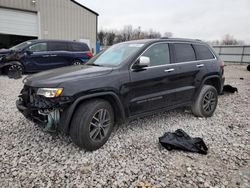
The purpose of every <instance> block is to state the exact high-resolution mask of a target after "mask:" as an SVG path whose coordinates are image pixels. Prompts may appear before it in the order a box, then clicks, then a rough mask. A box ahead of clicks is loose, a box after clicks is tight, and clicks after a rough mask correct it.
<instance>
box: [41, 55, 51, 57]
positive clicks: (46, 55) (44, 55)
mask: <svg viewBox="0 0 250 188" xmlns="http://www.w3.org/2000/svg"><path fill="white" fill-rule="evenodd" d="M49 56H50V55H43V56H42V57H49Z"/></svg>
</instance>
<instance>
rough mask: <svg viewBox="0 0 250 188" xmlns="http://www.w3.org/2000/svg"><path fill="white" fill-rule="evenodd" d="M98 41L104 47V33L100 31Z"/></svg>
mask: <svg viewBox="0 0 250 188" xmlns="http://www.w3.org/2000/svg"><path fill="white" fill-rule="evenodd" d="M97 36H98V39H99V41H100V44H101V45H102V46H103V45H104V38H105V32H104V31H102V30H101V31H100V32H99V33H98V34H97Z"/></svg>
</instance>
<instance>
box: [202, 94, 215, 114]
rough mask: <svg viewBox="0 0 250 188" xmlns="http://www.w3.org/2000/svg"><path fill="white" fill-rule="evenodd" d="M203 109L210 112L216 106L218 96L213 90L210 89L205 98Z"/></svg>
mask: <svg viewBox="0 0 250 188" xmlns="http://www.w3.org/2000/svg"><path fill="white" fill-rule="evenodd" d="M202 107H203V110H204V111H205V112H207V113H210V112H211V111H213V110H214V108H215V107H216V96H215V94H214V93H213V92H212V91H208V92H207V93H206V94H205V96H204V98H203V106H202Z"/></svg>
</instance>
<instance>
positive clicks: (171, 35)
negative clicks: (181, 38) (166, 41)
mask: <svg viewBox="0 0 250 188" xmlns="http://www.w3.org/2000/svg"><path fill="white" fill-rule="evenodd" d="M163 37H168V38H170V37H173V33H172V32H165V33H164V35H163Z"/></svg>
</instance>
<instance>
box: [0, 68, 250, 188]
mask: <svg viewBox="0 0 250 188" xmlns="http://www.w3.org/2000/svg"><path fill="white" fill-rule="evenodd" d="M225 72H226V83H227V84H231V85H233V86H236V87H237V88H238V90H239V93H238V94H225V95H223V96H220V97H219V104H218V107H217V110H216V112H215V114H214V116H213V117H212V118H208V119H205V118H196V117H194V116H193V115H192V114H191V113H190V112H188V111H187V110H183V109H177V110H174V111H170V112H165V113H161V114H156V115H153V116H149V117H145V118H143V119H139V120H135V121H132V122H130V123H127V124H123V125H120V126H117V127H116V128H115V130H114V132H113V134H112V136H111V138H110V140H109V141H108V143H107V144H106V145H105V146H104V147H102V148H101V149H99V150H98V151H95V152H85V151H84V150H80V149H79V148H78V147H76V146H75V145H74V144H72V142H71V141H70V139H69V138H68V137H65V136H63V135H61V134H49V133H45V132H43V131H42V130H41V128H40V127H39V126H37V125H35V124H34V123H32V122H30V121H28V120H26V119H25V118H24V117H23V116H22V115H21V114H20V113H19V112H18V111H17V109H16V107H15V100H16V99H17V96H18V93H19V92H20V90H21V88H22V81H21V80H13V79H8V78H7V77H4V76H0V96H1V97H0V187H33V186H36V187H137V186H141V187H143V185H146V184H147V185H148V187H250V164H249V159H250V72H248V71H247V70H246V65H228V66H226V67H225ZM240 78H244V79H243V80H241V79H240ZM178 128H182V129H183V130H185V131H186V132H187V133H189V134H190V135H191V136H200V137H202V138H203V139H204V141H205V143H206V144H207V145H208V147H209V153H208V154H207V155H200V154H193V153H187V152H182V151H167V150H165V149H163V148H162V147H160V146H159V144H158V137H159V136H161V135H162V134H163V133H164V132H166V131H174V130H176V129H178Z"/></svg>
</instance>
